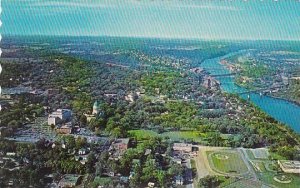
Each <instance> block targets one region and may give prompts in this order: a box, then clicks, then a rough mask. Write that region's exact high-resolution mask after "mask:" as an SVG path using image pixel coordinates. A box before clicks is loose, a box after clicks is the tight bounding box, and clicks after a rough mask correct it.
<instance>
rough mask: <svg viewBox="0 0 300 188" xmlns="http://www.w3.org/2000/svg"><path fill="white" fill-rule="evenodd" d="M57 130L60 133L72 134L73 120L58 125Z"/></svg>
mask: <svg viewBox="0 0 300 188" xmlns="http://www.w3.org/2000/svg"><path fill="white" fill-rule="evenodd" d="M55 130H56V132H57V133H58V134H71V133H72V132H73V124H72V122H68V123H65V124H63V125H59V126H57V127H56V129H55Z"/></svg>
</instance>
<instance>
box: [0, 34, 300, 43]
mask: <svg viewBox="0 0 300 188" xmlns="http://www.w3.org/2000/svg"><path fill="white" fill-rule="evenodd" d="M4 37H74V38H75V37H76V38H80V37H82V38H83V37H86V38H87V37H90V38H105V37H106V38H133V39H159V40H187V41H228V42H230V41H236V42H238V41H289V42H300V39H250V38H248V39H247V38H245V39H238V38H236V39H234V38H194V37H187V38H183V37H162V36H161V37H158V36H119V35H98V36H96V35H64V34H52V35H51V34H40V35H38V34H27V35H23V34H5V33H4V34H2V39H4Z"/></svg>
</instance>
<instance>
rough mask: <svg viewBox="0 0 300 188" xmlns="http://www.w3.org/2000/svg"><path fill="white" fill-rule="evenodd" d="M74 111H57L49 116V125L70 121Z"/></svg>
mask: <svg viewBox="0 0 300 188" xmlns="http://www.w3.org/2000/svg"><path fill="white" fill-rule="evenodd" d="M71 117H72V111H71V110H69V109H57V110H56V111H55V112H52V113H51V114H49V116H48V125H57V124H60V123H62V122H67V121H70V120H71Z"/></svg>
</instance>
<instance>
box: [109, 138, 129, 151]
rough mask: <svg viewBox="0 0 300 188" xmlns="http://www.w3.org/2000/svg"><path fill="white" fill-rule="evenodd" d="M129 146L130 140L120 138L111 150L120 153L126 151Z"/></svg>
mask: <svg viewBox="0 0 300 188" xmlns="http://www.w3.org/2000/svg"><path fill="white" fill-rule="evenodd" d="M128 144H129V138H119V139H116V140H115V141H114V142H113V143H112V144H111V148H113V149H115V150H119V151H126V150H127V149H128Z"/></svg>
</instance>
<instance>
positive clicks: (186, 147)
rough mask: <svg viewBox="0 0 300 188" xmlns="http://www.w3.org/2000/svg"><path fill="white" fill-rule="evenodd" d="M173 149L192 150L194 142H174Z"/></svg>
mask: <svg viewBox="0 0 300 188" xmlns="http://www.w3.org/2000/svg"><path fill="white" fill-rule="evenodd" d="M173 150H174V151H184V152H192V151H193V145H192V144H186V143H174V145H173Z"/></svg>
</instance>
